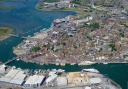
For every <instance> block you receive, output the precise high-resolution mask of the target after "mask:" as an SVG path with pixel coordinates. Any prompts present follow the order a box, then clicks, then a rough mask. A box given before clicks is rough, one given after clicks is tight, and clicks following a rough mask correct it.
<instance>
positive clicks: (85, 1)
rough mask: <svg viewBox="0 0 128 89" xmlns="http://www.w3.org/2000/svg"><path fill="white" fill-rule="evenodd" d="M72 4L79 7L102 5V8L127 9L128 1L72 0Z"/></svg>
mask: <svg viewBox="0 0 128 89" xmlns="http://www.w3.org/2000/svg"><path fill="white" fill-rule="evenodd" d="M72 2H73V3H76V4H81V5H91V4H92V3H94V4H95V5H103V6H117V7H122V8H128V0H72Z"/></svg>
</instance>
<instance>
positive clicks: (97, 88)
mask: <svg viewBox="0 0 128 89" xmlns="http://www.w3.org/2000/svg"><path fill="white" fill-rule="evenodd" d="M1 84H2V86H0V87H1V88H0V89H6V88H7V89H8V88H11V89H15V88H16V89H17V88H18V89H34V88H36V89H42V88H43V89H106V88H107V89H121V88H120V86H119V85H117V84H116V83H115V82H113V81H112V80H110V79H109V78H106V77H105V76H103V75H102V74H100V72H99V71H98V70H96V69H83V70H82V71H80V72H65V71H64V70H62V69H58V70H56V69H52V70H22V69H20V68H15V67H7V66H6V65H4V64H2V65H0V85H1Z"/></svg>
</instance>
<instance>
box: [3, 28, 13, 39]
mask: <svg viewBox="0 0 128 89" xmlns="http://www.w3.org/2000/svg"><path fill="white" fill-rule="evenodd" d="M11 33H12V28H10V27H0V41H2V40H5V39H6V38H8V37H10V34H11Z"/></svg>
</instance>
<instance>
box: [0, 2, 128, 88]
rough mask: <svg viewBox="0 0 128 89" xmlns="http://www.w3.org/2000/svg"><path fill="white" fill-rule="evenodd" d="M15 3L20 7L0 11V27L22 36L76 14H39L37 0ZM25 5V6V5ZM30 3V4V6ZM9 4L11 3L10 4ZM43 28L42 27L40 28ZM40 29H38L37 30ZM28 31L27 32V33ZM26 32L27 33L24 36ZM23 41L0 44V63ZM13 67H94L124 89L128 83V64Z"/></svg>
mask: <svg viewBox="0 0 128 89" xmlns="http://www.w3.org/2000/svg"><path fill="white" fill-rule="evenodd" d="M17 3H18V1H17V2H15V3H14V5H16V7H18V8H17V9H15V10H11V11H10V10H6V11H3V10H1V11H0V19H1V20H0V26H10V27H12V28H14V29H15V33H16V34H20V35H21V36H27V35H32V34H33V33H35V32H38V31H39V30H40V29H41V28H48V27H49V26H50V25H51V23H52V21H53V20H54V19H56V18H62V17H65V16H67V15H73V14H75V13H74V12H38V11H36V10H35V9H34V5H35V3H36V0H28V1H27V2H26V3H25V0H20V3H18V4H17ZM24 3H25V4H24ZM28 3H29V4H28ZM8 4H9V3H8ZM40 26H42V27H40ZM37 27H39V28H38V29H36V28H37ZM26 30H27V31H26ZM24 32H27V33H25V34H24ZM22 40H23V39H22V38H15V37H10V38H8V39H7V40H4V41H3V42H1V43H0V59H1V60H0V61H2V62H5V61H7V60H8V59H11V58H12V57H14V56H15V55H14V54H13V53H12V48H13V47H15V46H17V45H18V44H19V43H20V42H21V41H22ZM10 65H11V66H16V67H20V68H23V69H26V68H27V69H28V68H29V69H36V68H38V69H40V68H41V69H53V68H56V69H58V68H63V69H65V70H66V71H78V70H81V69H83V68H88V67H94V68H96V69H99V71H100V72H101V73H103V74H105V75H106V76H108V77H110V78H111V79H113V80H114V81H116V82H117V83H118V84H120V85H121V86H122V87H123V89H126V86H127V81H128V77H127V75H128V69H127V68H128V64H109V65H103V64H95V65H92V66H81V67H80V66H77V65H74V66H70V65H66V66H65V67H59V66H55V65H43V66H40V65H37V64H32V63H25V62H22V61H18V62H16V61H15V62H14V63H12V64H10Z"/></svg>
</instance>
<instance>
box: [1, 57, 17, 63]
mask: <svg viewBox="0 0 128 89" xmlns="http://www.w3.org/2000/svg"><path fill="white" fill-rule="evenodd" d="M15 60H16V58H13V59H11V60H8V61H6V62H5V63H3V64H4V65H7V64H9V63H11V62H13V61H15Z"/></svg>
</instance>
